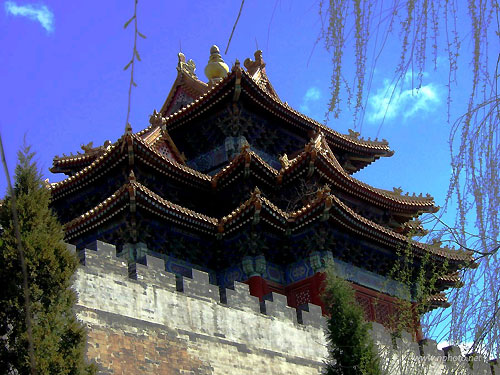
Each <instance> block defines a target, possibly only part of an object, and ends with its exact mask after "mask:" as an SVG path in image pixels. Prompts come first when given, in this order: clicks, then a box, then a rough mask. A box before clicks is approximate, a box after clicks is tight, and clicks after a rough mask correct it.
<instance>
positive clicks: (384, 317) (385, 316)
mask: <svg viewBox="0 0 500 375" xmlns="http://www.w3.org/2000/svg"><path fill="white" fill-rule="evenodd" d="M390 317H391V306H390V305H389V304H388V303H386V302H382V301H377V303H375V321H376V322H377V323H380V324H383V325H387V324H388V323H389V321H390Z"/></svg>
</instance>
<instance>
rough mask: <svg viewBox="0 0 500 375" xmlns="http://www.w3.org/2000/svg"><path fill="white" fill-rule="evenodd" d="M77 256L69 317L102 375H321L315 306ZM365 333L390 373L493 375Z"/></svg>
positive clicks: (323, 352) (99, 253) (90, 252)
mask: <svg viewBox="0 0 500 375" xmlns="http://www.w3.org/2000/svg"><path fill="white" fill-rule="evenodd" d="M79 255H80V259H81V263H82V266H81V267H80V268H79V269H78V271H77V273H76V276H75V281H74V288H75V290H76V292H77V294H78V304H77V306H76V311H77V316H78V318H79V319H80V320H81V321H82V322H84V324H85V325H86V326H87V327H88V345H87V356H88V358H89V360H91V361H94V362H95V363H97V364H98V366H99V369H100V370H99V371H100V372H99V373H100V374H207V375H208V374H227V373H231V372H232V373H233V374H235V375H236V374H237V375H247V374H248V375H250V374H300V375H302V374H304V375H306V374H314V375H317V374H321V372H322V370H323V369H324V359H325V358H326V357H327V347H326V340H325V335H324V332H323V330H324V325H325V319H324V318H323V317H322V316H321V309H320V308H319V306H315V305H306V306H305V307H304V308H303V309H300V310H297V309H294V308H291V307H288V306H286V297H285V296H282V295H280V294H275V293H272V294H271V295H269V296H268V299H267V300H265V301H263V302H261V303H259V301H258V299H257V298H256V297H253V296H251V295H250V294H249V291H248V286H247V285H246V284H242V283H239V282H235V285H234V288H232V289H231V288H227V289H226V288H224V289H219V287H218V286H216V285H213V284H210V282H209V278H208V274H206V273H204V272H201V271H198V270H193V275H192V276H193V277H192V278H187V277H176V276H175V275H174V274H172V273H169V272H166V271H165V265H164V262H163V260H161V259H158V258H154V257H150V256H146V257H145V258H144V259H143V260H142V264H141V263H134V264H131V265H127V262H126V261H125V260H124V259H122V258H117V257H116V249H115V247H114V246H112V245H109V244H106V243H103V242H100V241H97V242H95V243H94V244H92V245H91V246H89V249H84V250H82V251H81V252H80V253H79ZM372 332H373V337H374V339H375V341H376V343H377V348H378V349H379V351H380V355H381V356H382V357H383V358H384V360H383V366H384V369H386V370H387V371H388V372H389V373H390V374H412V373H415V374H417V373H421V374H432V375H434V374H435V375H437V374H446V373H451V372H450V371H451V370H453V371H455V372H454V373H456V374H484V375H491V374H492V370H493V367H491V366H492V364H489V363H486V362H484V361H479V362H473V364H474V369H473V370H470V366H469V364H468V362H465V361H463V360H461V359H463V358H462V357H461V355H460V352H459V349H458V348H455V347H450V348H448V349H447V352H446V355H448V358H454V360H453V361H447V362H446V361H442V360H441V359H442V358H444V356H445V353H444V352H440V351H438V350H437V349H436V344H435V342H432V341H425V340H424V342H422V343H421V345H420V346H419V344H418V343H415V342H412V341H411V338H410V336H409V335H403V337H402V338H401V339H397V340H393V339H392V338H391V336H390V334H389V333H388V332H386V331H385V329H384V328H383V327H382V326H381V325H378V324H373V330H372ZM457 350H458V351H457ZM494 367H495V370H496V374H497V375H500V367H499V366H498V365H495V366H494ZM417 370H418V371H417ZM493 374H495V373H494V372H493Z"/></svg>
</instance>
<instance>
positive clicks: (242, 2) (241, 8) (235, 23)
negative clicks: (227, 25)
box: [224, 0, 245, 55]
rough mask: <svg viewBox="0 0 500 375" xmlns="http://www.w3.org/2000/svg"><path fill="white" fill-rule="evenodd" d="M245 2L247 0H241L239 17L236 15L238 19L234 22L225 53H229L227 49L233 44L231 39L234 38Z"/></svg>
mask: <svg viewBox="0 0 500 375" xmlns="http://www.w3.org/2000/svg"><path fill="white" fill-rule="evenodd" d="M243 4H245V0H241V6H240V11H239V12H238V17H236V21H235V22H234V26H233V30H232V31H231V35H230V36H229V40H228V42H227V47H226V51H225V52H224V55H225V54H227V50H228V49H229V44H231V39H233V34H234V30H235V29H236V25H237V24H238V21H239V19H240V16H241V11H242V10H243Z"/></svg>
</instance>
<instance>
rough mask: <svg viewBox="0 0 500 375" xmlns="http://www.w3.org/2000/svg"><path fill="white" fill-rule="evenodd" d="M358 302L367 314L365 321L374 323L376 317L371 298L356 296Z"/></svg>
mask: <svg viewBox="0 0 500 375" xmlns="http://www.w3.org/2000/svg"><path fill="white" fill-rule="evenodd" d="M356 301H357V302H358V303H359V305H360V306H361V307H362V308H363V311H364V313H365V319H366V320H368V321H373V318H374V317H373V314H372V303H371V300H370V297H367V296H363V295H361V294H356Z"/></svg>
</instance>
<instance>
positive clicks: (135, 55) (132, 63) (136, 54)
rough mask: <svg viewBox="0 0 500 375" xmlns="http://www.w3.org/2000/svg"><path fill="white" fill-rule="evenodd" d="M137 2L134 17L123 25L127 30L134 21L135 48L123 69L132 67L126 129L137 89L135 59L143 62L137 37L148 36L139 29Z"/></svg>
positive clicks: (135, 0)
mask: <svg viewBox="0 0 500 375" xmlns="http://www.w3.org/2000/svg"><path fill="white" fill-rule="evenodd" d="M137 2H138V0H134V15H133V16H132V17H131V18H130V19H129V20H128V21H127V22H125V25H123V28H124V29H126V28H127V26H128V25H129V24H130V23H131V22H132V21H134V27H135V30H134V48H133V50H132V59H130V61H129V62H128V64H127V65H125V67H124V68H123V70H127V69H128V68H129V67H130V84H129V87H128V103H127V119H126V120H125V127H127V125H128V123H129V117H130V103H131V99H132V86H135V87H137V84H136V83H135V81H134V67H135V59H136V58H137V61H141V57H140V56H139V52H138V51H137V36H140V37H141V38H143V39H146V36H145V35H144V34H142V33H141V32H140V31H139V30H138V29H137Z"/></svg>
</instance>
